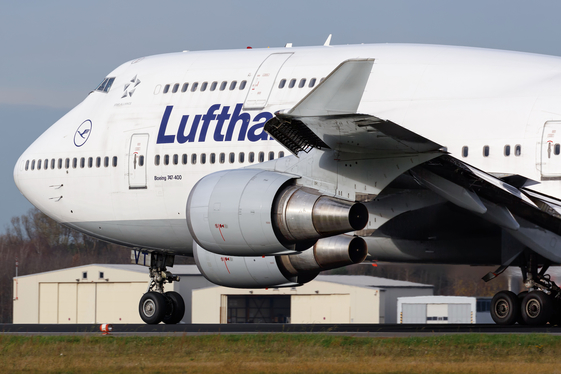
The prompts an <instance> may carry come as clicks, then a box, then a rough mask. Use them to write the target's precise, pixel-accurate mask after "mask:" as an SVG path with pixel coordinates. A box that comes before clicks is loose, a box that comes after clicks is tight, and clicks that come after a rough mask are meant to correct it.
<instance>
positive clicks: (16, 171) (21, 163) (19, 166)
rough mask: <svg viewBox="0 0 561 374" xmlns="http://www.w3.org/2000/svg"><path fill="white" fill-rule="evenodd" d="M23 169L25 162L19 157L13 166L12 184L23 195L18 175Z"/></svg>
mask: <svg viewBox="0 0 561 374" xmlns="http://www.w3.org/2000/svg"><path fill="white" fill-rule="evenodd" d="M24 167H25V161H24V160H23V155H21V156H20V157H19V159H18V160H17V162H16V164H15V165H14V182H15V183H16V186H17V188H18V190H19V191H20V192H22V193H23V191H22V190H21V183H20V175H21V172H22V171H23V169H24Z"/></svg>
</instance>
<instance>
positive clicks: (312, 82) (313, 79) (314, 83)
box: [308, 78, 316, 88]
mask: <svg viewBox="0 0 561 374" xmlns="http://www.w3.org/2000/svg"><path fill="white" fill-rule="evenodd" d="M315 85H316V78H312V79H310V84H309V85H308V87H310V88H312V87H313V86H315Z"/></svg>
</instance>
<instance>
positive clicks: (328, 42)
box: [323, 34, 331, 47]
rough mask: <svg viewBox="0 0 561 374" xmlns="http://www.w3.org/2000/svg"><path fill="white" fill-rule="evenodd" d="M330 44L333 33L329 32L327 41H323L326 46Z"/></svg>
mask: <svg viewBox="0 0 561 374" xmlns="http://www.w3.org/2000/svg"><path fill="white" fill-rule="evenodd" d="M330 44H331V34H329V36H328V37H327V40H326V41H325V43H323V45H324V46H325V47H329V45H330Z"/></svg>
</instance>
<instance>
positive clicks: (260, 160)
mask: <svg viewBox="0 0 561 374" xmlns="http://www.w3.org/2000/svg"><path fill="white" fill-rule="evenodd" d="M263 161H265V153H264V152H259V162H263Z"/></svg>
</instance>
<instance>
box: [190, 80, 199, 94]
mask: <svg viewBox="0 0 561 374" xmlns="http://www.w3.org/2000/svg"><path fill="white" fill-rule="evenodd" d="M197 87H199V82H195V83H193V85H192V86H191V92H195V91H197Z"/></svg>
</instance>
